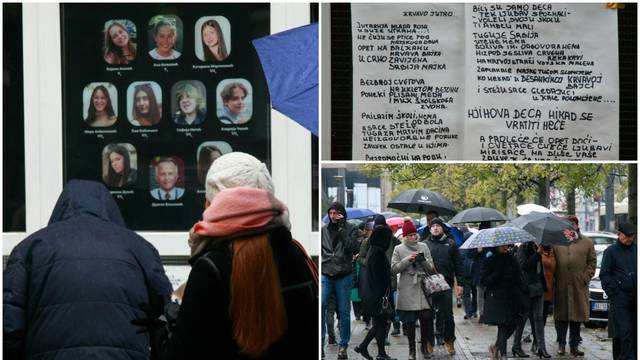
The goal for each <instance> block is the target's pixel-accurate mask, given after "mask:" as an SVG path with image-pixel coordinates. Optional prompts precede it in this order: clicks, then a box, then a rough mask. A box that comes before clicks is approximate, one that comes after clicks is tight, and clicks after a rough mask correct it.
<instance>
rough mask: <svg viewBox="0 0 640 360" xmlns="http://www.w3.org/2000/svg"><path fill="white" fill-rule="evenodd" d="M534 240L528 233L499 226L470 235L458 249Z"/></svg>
mask: <svg viewBox="0 0 640 360" xmlns="http://www.w3.org/2000/svg"><path fill="white" fill-rule="evenodd" d="M535 239H536V238H535V237H533V235H531V234H529V233H528V232H526V231H524V230H522V229H519V228H515V227H509V226H500V227H496V228H491V229H484V230H480V231H479V232H477V233H475V234H473V235H471V237H469V239H467V241H465V242H464V244H462V246H460V249H474V248H487V247H494V246H500V245H510V244H517V243H523V242H528V241H534V240H535Z"/></svg>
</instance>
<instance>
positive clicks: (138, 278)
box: [3, 180, 171, 360]
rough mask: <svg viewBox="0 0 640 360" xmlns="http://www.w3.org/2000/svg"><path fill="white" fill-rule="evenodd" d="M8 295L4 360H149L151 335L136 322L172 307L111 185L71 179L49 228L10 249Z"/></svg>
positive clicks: (151, 255)
mask: <svg viewBox="0 0 640 360" xmlns="http://www.w3.org/2000/svg"><path fill="white" fill-rule="evenodd" d="M3 292H4V294H3V296H4V302H3V310H4V321H3V328H4V338H3V341H4V349H3V358H4V359H45V358H46V359H54V358H55V359H60V360H65V359H70V360H76V359H98V360H100V359H105V360H107V359H109V360H111V359H138V360H146V359H149V358H150V357H151V353H150V352H149V336H148V335H147V334H138V333H136V328H135V327H134V326H131V324H130V321H132V320H134V319H136V318H138V317H141V316H144V315H145V312H144V311H143V309H142V308H141V307H140V304H141V303H150V302H155V301H158V305H159V307H160V308H161V307H162V306H163V305H164V304H163V303H166V302H169V298H170V294H171V283H170V282H169V280H168V279H167V276H166V275H165V273H164V269H163V268H162V263H161V260H160V256H159V255H158V251H157V250H156V249H155V248H154V247H153V245H151V244H150V243H149V242H147V241H146V240H144V239H143V238H142V237H140V236H138V235H137V234H136V233H134V232H133V231H131V230H129V229H127V228H126V225H125V222H124V220H123V218H122V215H121V214H120V210H119V209H118V205H117V204H116V202H115V201H114V200H113V197H112V196H111V194H110V193H109V191H108V190H107V188H106V187H105V186H104V185H103V184H101V183H98V182H94V181H85V180H71V181H69V183H68V184H67V185H66V186H65V188H64V190H63V191H62V194H60V197H59V198H58V202H57V203H56V205H55V207H54V209H53V213H52V214H51V218H50V220H49V225H48V226H47V227H46V228H44V229H41V230H39V231H37V232H35V233H33V234H32V235H30V236H29V237H28V238H26V239H25V240H23V241H21V242H20V244H18V245H17V246H16V247H15V248H14V249H13V251H12V252H11V255H10V256H9V261H8V262H7V267H6V269H5V270H4V291H3ZM154 315H155V316H158V315H160V313H159V312H158V313H156V314H154Z"/></svg>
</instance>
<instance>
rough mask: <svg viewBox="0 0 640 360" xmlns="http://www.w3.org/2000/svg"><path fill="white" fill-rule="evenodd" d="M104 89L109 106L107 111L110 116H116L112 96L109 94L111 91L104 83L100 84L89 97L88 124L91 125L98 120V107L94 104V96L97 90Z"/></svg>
mask: <svg viewBox="0 0 640 360" xmlns="http://www.w3.org/2000/svg"><path fill="white" fill-rule="evenodd" d="M98 90H100V91H102V93H103V94H104V96H105V97H106V98H107V107H106V109H105V111H106V112H107V115H108V116H109V117H111V116H115V112H114V111H113V106H112V105H111V96H110V95H109V91H108V90H107V88H106V87H104V85H98V86H96V88H95V89H93V91H92V92H91V97H90V98H89V111H88V112H87V119H86V122H87V124H89V125H91V124H93V123H94V122H95V121H96V107H95V106H94V105H93V96H94V95H95V94H96V91H98Z"/></svg>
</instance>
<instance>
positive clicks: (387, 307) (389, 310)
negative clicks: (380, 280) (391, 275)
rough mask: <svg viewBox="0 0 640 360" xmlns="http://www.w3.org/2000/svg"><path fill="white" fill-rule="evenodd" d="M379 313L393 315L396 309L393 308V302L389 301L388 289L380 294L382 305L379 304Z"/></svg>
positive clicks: (385, 315) (387, 315) (389, 316)
mask: <svg viewBox="0 0 640 360" xmlns="http://www.w3.org/2000/svg"><path fill="white" fill-rule="evenodd" d="M380 315H381V316H384V317H388V318H391V317H394V316H395V315H396V310H395V309H394V308H393V304H392V303H391V301H389V289H387V291H386V292H385V293H384V296H382V305H381V306H380Z"/></svg>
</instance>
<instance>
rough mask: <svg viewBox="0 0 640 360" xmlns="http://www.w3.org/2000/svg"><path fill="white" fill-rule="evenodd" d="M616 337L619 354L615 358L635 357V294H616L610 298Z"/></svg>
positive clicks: (620, 359)
mask: <svg viewBox="0 0 640 360" xmlns="http://www.w3.org/2000/svg"><path fill="white" fill-rule="evenodd" d="M610 303H611V305H612V306H613V321H614V323H615V332H616V337H617V338H618V339H620V355H619V356H618V357H617V358H615V359H616V360H629V359H635V358H636V352H637V344H636V334H637V323H636V314H637V309H636V301H635V296H630V295H624V294H622V295H617V296H615V297H614V298H613V299H612V300H611V302H610Z"/></svg>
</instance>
